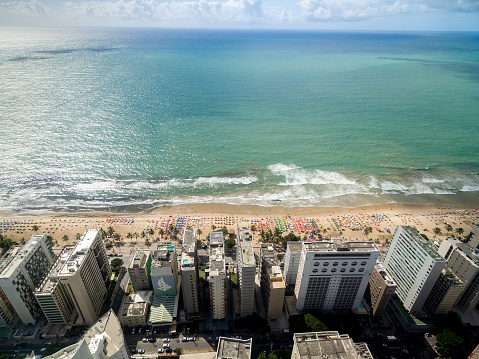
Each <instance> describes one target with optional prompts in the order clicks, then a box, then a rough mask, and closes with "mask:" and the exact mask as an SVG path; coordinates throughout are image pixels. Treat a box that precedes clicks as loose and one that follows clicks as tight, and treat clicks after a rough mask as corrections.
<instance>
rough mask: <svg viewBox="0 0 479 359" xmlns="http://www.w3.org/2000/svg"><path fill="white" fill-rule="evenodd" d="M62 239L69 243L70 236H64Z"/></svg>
mask: <svg viewBox="0 0 479 359" xmlns="http://www.w3.org/2000/svg"><path fill="white" fill-rule="evenodd" d="M62 239H63V240H64V241H65V242H66V241H68V236H67V235H66V234H64V235H63V237H62Z"/></svg>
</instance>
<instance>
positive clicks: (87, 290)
mask: <svg viewBox="0 0 479 359" xmlns="http://www.w3.org/2000/svg"><path fill="white" fill-rule="evenodd" d="M56 275H57V277H58V279H59V280H60V281H61V282H62V284H63V286H64V287H65V288H66V291H67V292H68V294H69V295H70V297H71V298H72V300H73V303H74V305H75V310H76V311H77V313H78V323H83V324H93V323H95V322H96V321H97V320H98V315H99V314H100V310H101V307H102V305H103V301H104V299H105V297H106V293H107V291H108V287H109V284H110V277H111V267H110V263H109V262H108V258H107V256H106V251H105V246H104V245H103V242H102V240H101V236H100V233H99V231H98V230H96V229H89V230H87V231H86V232H85V233H84V234H83V236H82V237H81V238H80V240H79V241H78V243H77V244H76V245H75V246H74V247H73V249H72V250H71V251H69V252H68V253H65V256H64V258H61V266H60V268H59V270H58V273H57V274H56Z"/></svg>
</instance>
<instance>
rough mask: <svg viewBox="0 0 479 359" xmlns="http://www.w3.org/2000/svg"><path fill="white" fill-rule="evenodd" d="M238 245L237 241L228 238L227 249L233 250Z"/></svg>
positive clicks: (226, 241)
mask: <svg viewBox="0 0 479 359" xmlns="http://www.w3.org/2000/svg"><path fill="white" fill-rule="evenodd" d="M235 245H236V241H235V240H234V239H233V238H228V239H227V240H225V247H226V248H229V249H231V248H233V247H234V246H235Z"/></svg>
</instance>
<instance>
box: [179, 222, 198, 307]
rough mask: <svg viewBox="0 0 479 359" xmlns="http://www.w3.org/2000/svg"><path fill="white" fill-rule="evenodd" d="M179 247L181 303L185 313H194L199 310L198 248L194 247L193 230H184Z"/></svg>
mask: <svg viewBox="0 0 479 359" xmlns="http://www.w3.org/2000/svg"><path fill="white" fill-rule="evenodd" d="M181 249H182V252H181V261H180V273H181V289H182V292H183V304H184V306H185V311H186V313H188V314H195V315H196V314H197V313H199V311H200V303H199V301H198V282H199V273H198V252H197V250H198V249H197V248H196V238H195V231H193V230H186V231H185V232H184V233H183V245H182V246H181Z"/></svg>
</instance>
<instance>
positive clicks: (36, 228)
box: [32, 224, 38, 232]
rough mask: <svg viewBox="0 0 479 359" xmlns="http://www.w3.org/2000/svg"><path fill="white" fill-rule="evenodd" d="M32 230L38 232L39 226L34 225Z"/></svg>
mask: <svg viewBox="0 0 479 359" xmlns="http://www.w3.org/2000/svg"><path fill="white" fill-rule="evenodd" d="M32 230H33V232H37V231H38V226H37V225H36V224H34V225H33V226H32Z"/></svg>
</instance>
